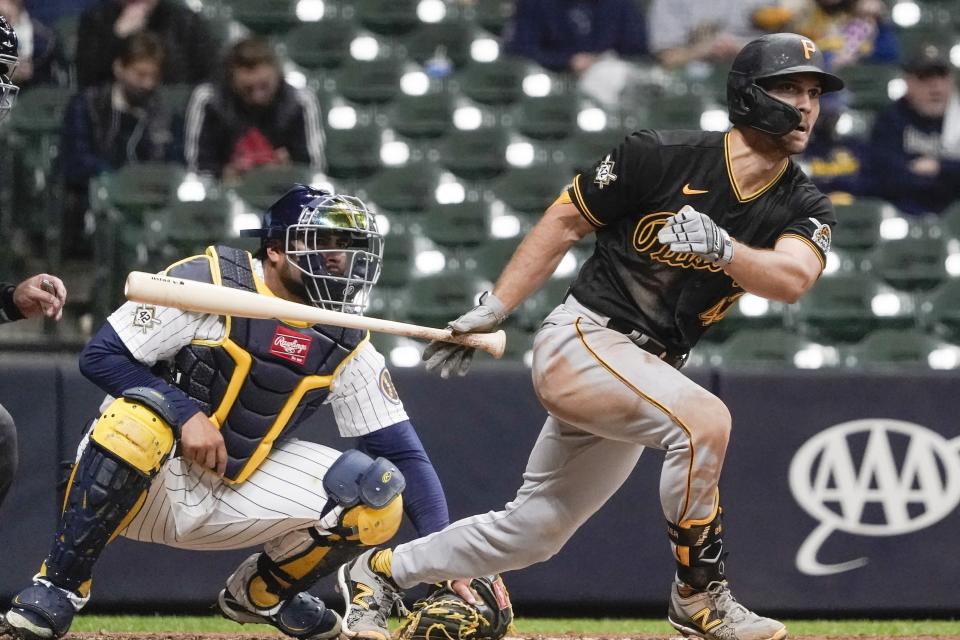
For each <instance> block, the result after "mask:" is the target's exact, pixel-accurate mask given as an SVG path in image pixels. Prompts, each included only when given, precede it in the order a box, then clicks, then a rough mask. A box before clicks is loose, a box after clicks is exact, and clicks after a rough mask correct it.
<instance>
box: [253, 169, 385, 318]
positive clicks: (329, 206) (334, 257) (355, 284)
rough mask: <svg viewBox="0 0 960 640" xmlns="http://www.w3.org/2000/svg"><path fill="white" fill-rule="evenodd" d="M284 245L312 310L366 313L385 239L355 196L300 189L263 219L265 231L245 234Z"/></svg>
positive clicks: (377, 274) (274, 207)
mask: <svg viewBox="0 0 960 640" xmlns="http://www.w3.org/2000/svg"><path fill="white" fill-rule="evenodd" d="M243 235H258V236H260V237H261V238H263V242H264V243H266V242H267V241H268V240H281V239H282V241H283V251H284V254H285V256H286V259H287V261H288V262H289V263H290V264H291V265H293V267H294V268H296V269H297V270H299V271H300V273H301V278H302V280H303V285H304V288H305V289H306V292H307V295H308V297H309V299H310V302H311V303H313V304H314V305H316V306H318V307H321V308H324V309H331V310H333V311H344V312H347V313H357V314H362V313H363V309H364V307H365V305H366V302H367V300H368V299H369V295H370V289H371V288H372V287H373V285H374V284H376V282H377V279H378V278H379V277H380V268H381V264H382V262H383V235H382V234H381V233H380V232H379V230H378V228H377V220H376V216H375V215H374V214H373V212H371V211H370V210H369V209H367V206H366V205H365V204H364V203H363V202H362V201H361V200H360V199H359V198H355V197H353V196H346V195H334V194H332V193H329V192H327V191H323V190H319V189H313V188H311V187H307V186H304V185H296V186H294V187H293V188H292V189H291V190H290V191H288V192H287V193H286V194H284V195H283V196H282V197H281V198H280V200H278V201H277V202H275V203H274V204H273V205H272V206H271V207H270V209H268V210H267V211H266V213H265V214H264V216H263V228H262V229H254V230H249V231H247V232H244V233H243Z"/></svg>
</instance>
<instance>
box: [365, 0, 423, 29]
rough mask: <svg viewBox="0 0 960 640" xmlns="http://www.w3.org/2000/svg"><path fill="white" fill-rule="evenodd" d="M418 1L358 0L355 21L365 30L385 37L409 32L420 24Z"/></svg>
mask: <svg viewBox="0 0 960 640" xmlns="http://www.w3.org/2000/svg"><path fill="white" fill-rule="evenodd" d="M417 3H418V0H358V1H357V2H356V5H355V7H356V19H357V20H358V21H359V22H360V24H362V25H363V26H364V27H366V28H367V29H370V31H373V32H374V33H379V34H381V35H385V36H394V35H399V34H403V33H407V32H409V31H411V30H412V29H413V28H414V27H416V26H417V25H418V24H420V21H419V19H418V18H417Z"/></svg>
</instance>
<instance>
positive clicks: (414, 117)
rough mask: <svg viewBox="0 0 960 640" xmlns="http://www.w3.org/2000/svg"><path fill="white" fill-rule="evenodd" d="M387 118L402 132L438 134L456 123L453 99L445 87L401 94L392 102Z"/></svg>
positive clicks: (410, 135) (420, 135)
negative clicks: (419, 93)
mask: <svg viewBox="0 0 960 640" xmlns="http://www.w3.org/2000/svg"><path fill="white" fill-rule="evenodd" d="M387 118H388V120H389V122H390V126H392V127H393V128H394V129H395V130H396V131H397V133H399V134H400V135H402V136H406V137H408V138H438V137H440V136H442V135H444V134H446V133H447V132H448V131H450V130H451V128H452V127H453V101H452V99H451V97H450V94H448V93H447V92H445V91H436V92H431V93H426V94H423V95H419V96H413V95H401V96H399V97H397V99H396V100H394V101H393V103H392V104H391V105H390V107H389V110H388V112H387Z"/></svg>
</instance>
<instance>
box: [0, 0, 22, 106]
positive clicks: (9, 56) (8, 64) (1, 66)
mask: <svg viewBox="0 0 960 640" xmlns="http://www.w3.org/2000/svg"><path fill="white" fill-rule="evenodd" d="M18 45H19V42H18V40H17V32H16V31H14V30H13V27H12V26H11V25H10V23H9V22H7V19H6V18H4V17H3V16H0V120H3V119H4V118H6V117H7V114H9V113H10V109H12V108H13V103H14V102H16V100H17V94H18V93H19V92H20V87H18V86H17V85H15V84H13V80H12V78H13V74H14V73H15V72H16V70H17V63H18V62H19V60H20V58H19V57H18V53H17V48H18Z"/></svg>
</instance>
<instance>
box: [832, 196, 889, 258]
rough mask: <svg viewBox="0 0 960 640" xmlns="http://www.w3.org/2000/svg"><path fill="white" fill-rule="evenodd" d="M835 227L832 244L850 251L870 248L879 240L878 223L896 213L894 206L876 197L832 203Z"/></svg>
mask: <svg viewBox="0 0 960 640" xmlns="http://www.w3.org/2000/svg"><path fill="white" fill-rule="evenodd" d="M834 210H835V211H836V215H837V227H836V229H835V230H834V233H833V238H832V242H833V246H835V247H838V248H841V249H849V250H851V251H863V250H866V249H871V248H873V247H874V246H876V244H877V243H878V242H880V224H881V223H882V222H883V221H884V220H885V219H887V218H892V217H894V216H896V215H897V210H896V208H895V207H894V206H893V205H892V204H890V203H889V202H886V201H885V200H880V199H877V198H856V199H854V200H853V201H851V202H849V203H836V202H835V203H834Z"/></svg>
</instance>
